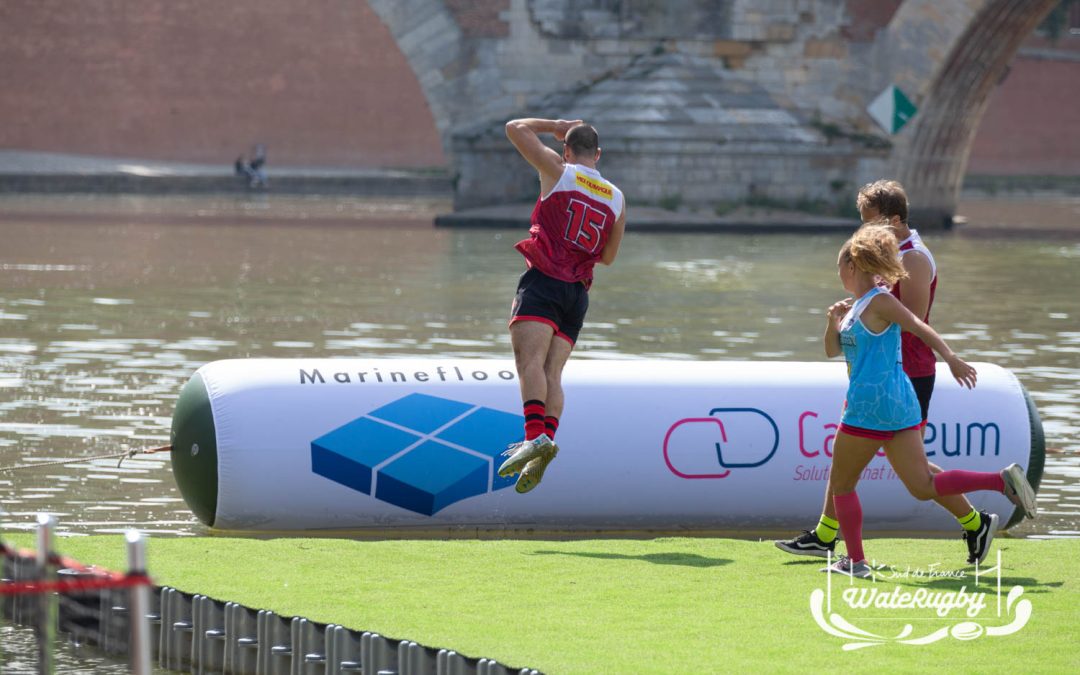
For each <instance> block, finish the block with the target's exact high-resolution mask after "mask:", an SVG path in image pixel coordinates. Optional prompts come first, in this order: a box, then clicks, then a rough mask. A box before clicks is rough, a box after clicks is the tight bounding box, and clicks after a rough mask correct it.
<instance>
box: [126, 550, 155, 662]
mask: <svg viewBox="0 0 1080 675" xmlns="http://www.w3.org/2000/svg"><path fill="white" fill-rule="evenodd" d="M125 539H127V554H128V574H130V575H142V576H145V575H146V539H144V538H143V536H142V534H140V533H139V532H138V531H137V530H128V531H127V534H126V535H125ZM130 593H131V601H130V603H129V606H130V608H131V609H130V611H129V612H128V621H129V623H130V625H131V644H130V645H129V647H128V648H129V649H130V650H131V672H133V673H135V675H150V616H149V615H150V586H148V585H147V584H138V585H136V586H132V587H131V589H130Z"/></svg>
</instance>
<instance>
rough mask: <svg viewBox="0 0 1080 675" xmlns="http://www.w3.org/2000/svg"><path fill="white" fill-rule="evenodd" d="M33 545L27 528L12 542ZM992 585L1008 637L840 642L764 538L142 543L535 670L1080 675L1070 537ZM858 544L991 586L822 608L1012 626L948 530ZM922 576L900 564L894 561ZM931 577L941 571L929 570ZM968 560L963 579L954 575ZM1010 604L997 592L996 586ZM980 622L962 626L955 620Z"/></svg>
mask: <svg viewBox="0 0 1080 675" xmlns="http://www.w3.org/2000/svg"><path fill="white" fill-rule="evenodd" d="M12 539H13V540H14V541H15V543H18V544H20V545H22V546H30V545H32V543H33V540H32V538H31V537H29V536H19V537H15V538H12ZM994 547H995V548H994V551H992V552H991V555H990V558H988V560H987V564H990V563H993V562H994V561H995V560H996V553H997V551H998V550H1000V551H1001V554H1002V560H1003V565H1002V568H1003V571H1002V585H1003V587H1004V589H1005V591H1006V592H1007V591H1008V590H1009V588H1011V587H1013V586H1016V585H1019V586H1022V587H1023V589H1024V593H1023V595H1022V596H1021V597H1022V599H1027V600H1030V602H1031V605H1032V613H1031V618H1030V620H1029V621H1028V623H1027V625H1026V626H1025V627H1024V628H1023V629H1021V630H1020V631H1018V632H1016V633H1013V634H1011V635H1004V636H992V635H987V634H983V635H981V636H980V637H977V639H969V640H961V639H958V638H956V637H952V636H949V637H946V638H945V639H942V640H940V641H937V642H934V643H932V644H927V645H921V646H916V645H905V644H899V643H897V642H896V641H892V640H889V641H886V642H885V643H884V644H879V645H877V646H871V647H867V648H864V649H858V650H853V651H845V650H844V649H843V645H844V644H845V643H847V642H849V640H844V639H841V638H839V637H834V636H832V635H829V634H827V633H826V632H825V631H824V630H823V629H822V628H821V627H819V626H818V624H817V623H815V621H814V619H813V618H812V617H811V613H810V597H811V592H812V591H813V589H815V588H820V589H822V590H825V589H826V575H825V574H821V573H819V572H818V571H817V570H818V568H820V567H821V566H822V561H821V560H819V559H817V558H797V557H793V556H791V555H788V554H785V553H783V552H781V551H779V550H777V549H776V548H774V547H773V545H772V543H771V542H754V541H744V540H733V539H699V538H661V539H651V540H634V539H594V540H577V541H535V540H450V541H441V540H437V541H360V540H348V539H300V538H277V539H265V540H260V539H241V538H222V537H202V538H172V539H152V540H150V542H149V560H150V572H151V574H152V576H153V577H154V580H155V582H156V583H158V584H159V585H167V586H172V587H174V588H178V589H180V590H183V591H187V592H191V593H202V594H205V595H208V596H210V597H212V598H215V599H218V600H228V601H235V602H239V603H240V604H243V605H246V606H248V607H252V608H258V609H270V610H273V611H275V612H277V613H278V614H281V615H284V616H303V617H306V618H308V619H311V620H313V621H317V622H325V623H337V624H341V625H344V626H347V627H349V628H353V629H358V630H367V631H374V632H378V633H381V634H382V635H384V636H387V637H390V638H397V639H409V640H414V641H416V642H418V643H420V644H422V645H425V646H428V647H437V648H448V649H454V650H456V651H458V652H459V653H462V654H465V655H468V656H472V657H487V658H494V659H497V660H498V661H500V662H501V663H503V664H506V665H508V666H513V667H525V666H528V667H531V668H536V669H539V670H542V671H545V672H547V673H690V672H694V673H697V672H740V671H743V672H745V671H749V670H750V669H754V670H758V671H764V672H824V671H827V670H834V669H842V668H851V667H857V668H859V669H860V670H862V669H871V670H872V671H873V672H877V671H887V672H915V671H923V672H925V671H928V670H930V669H935V670H938V671H939V672H965V673H974V672H978V673H989V672H1001V673H1016V672H1024V673H1031V672H1046V673H1063V672H1080V646H1077V643H1078V640H1077V636H1080V629H1078V620H1080V588H1078V584H1077V581H1076V578H1075V577H1076V574H1077V573H1078V572H1080V567H1078V566H1077V564H1076V561H1077V560H1078V559H1080V540H1077V539H1073V540H1052V541H1045V540H1019V539H1009V538H1005V537H1002V538H999V539H998V540H997V541H996V542H995V544H994ZM59 548H60V553H62V554H64V555H67V556H71V557H74V558H77V559H79V560H82V561H83V562H86V563H95V564H99V565H102V566H107V567H112V568H116V569H122V568H123V565H124V564H125V559H126V558H125V551H124V542H123V539H122V538H121V537H119V536H93V537H72V538H65V539H61V540H59ZM866 549H867V554H868V555H869V556H871V557H872V558H874V559H875V560H878V561H881V560H884V561H887V562H888V563H889V567H888V568H886V570H885V572H886V574H887V575H891V576H892V578H889V579H883V580H880V581H878V582H876V583H872V582H869V581H863V580H855V584H856V585H858V586H859V587H864V588H870V587H874V588H878V589H880V590H881V591H892V589H893V588H894V587H896V586H900V588H901V591H907V592H911V591H915V590H917V589H920V588H923V589H927V590H930V591H956V590H959V589H960V588H961V587H962V586H963V587H965V588H966V589H967V591H972V590H977V591H979V592H986V593H989V595H988V596H987V597H986V602H987V607H986V608H985V609H984V610H983V611H982V612H981V613H980V614H979V615H978V616H977V617H975V618H968V617H966V616H962V615H961V611H962V610H953V611H952V612H951V613H950V614H949V615H948V616H947V617H945V618H944V619H941V618H939V617H937V615H936V614H934V612H933V610H929V609H918V610H882V609H870V610H856V609H851V608H849V607H848V606H847V605H845V604H844V603H843V601H842V598H841V594H842V591H843V590H844V589H845V588H848V584H849V580H847V579H837V578H836V577H834V578H833V584H834V585H833V588H832V591H833V593H832V610H833V612H836V613H837V614H840V615H841V616H842V617H843V619H845V620H847V621H849V622H851V623H852V624H854V625H855V626H857V627H858V628H861V629H864V630H867V631H871V632H876V633H878V634H880V635H884V636H887V637H890V638H891V637H893V636H896V635H897V634H898V633H899V632H900V630H901V628H902V627H903V624H904V623H905V622H907V623H910V624H911V625H912V632H911V634H910V635H909V636H908V637H909V638H914V637H920V636H924V635H927V634H930V633H932V632H934V631H935V630H937V629H939V628H942V627H950V626H954V625H957V624H964V622H966V621H970V622H974V623H977V624H981V626H983V628H986V627H992V626H1001V625H1005V624H1008V623H1009V622H1010V621H1011V620H1012V617H1010V616H1004V617H998V615H997V612H996V595H994V592H995V589H996V584H997V579H996V576H995V574H993V573H991V574H989V575H987V576H985V577H983V578H982V580H981V581H980V584H979V586H978V587H977V588H976V587H975V586H974V579H973V578H972V576H971V573H972V572H973V571H974V568H972V567H969V566H967V565H965V564H963V563H964V558H965V557H966V550H965V549H964V548H963V545H962V543H961V542H960V541H959V540H956V541H952V540H940V539H938V540H919V539H871V540H869V541H868V542H867V546H866ZM909 568H910V570H911V572H913V573H915V574H916V575H917V573H918V572H919V571H922V572H923V574H924V575H926V576H922V577H919V576H902V574H903V572H904V571H905V570H908V569H909ZM931 571H933V572H934V573H936V574H937V575H939V576H933V577H931V576H929V573H930V572H931ZM961 571H963V572H965V573H966V575H967V576H966V577H964V578H955V577H952V576H940V575H943V574H948V575H953V574H956V573H958V572H961ZM1003 606H1004V598H1003ZM957 630H958V632H959V633H960V634H962V635H963V634H965V633H967V634H969V635H970V634H974V633H972V630H975V632H976V633H977V632H979V630H978V629H973V625H972V624H968V625H966V626H961V628H960V629H957Z"/></svg>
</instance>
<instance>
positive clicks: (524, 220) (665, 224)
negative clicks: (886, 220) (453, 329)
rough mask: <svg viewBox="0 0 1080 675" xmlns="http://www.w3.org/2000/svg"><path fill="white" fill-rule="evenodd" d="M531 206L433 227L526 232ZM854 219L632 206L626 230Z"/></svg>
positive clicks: (445, 217) (452, 216) (838, 224)
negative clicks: (705, 211)
mask: <svg viewBox="0 0 1080 675" xmlns="http://www.w3.org/2000/svg"><path fill="white" fill-rule="evenodd" d="M532 208H533V205H532V204H507V205H503V206H488V207H483V208H477V209H465V210H462V211H456V212H454V213H446V214H441V215H438V216H436V217H435V226H436V227H447V228H472V229H517V230H527V229H528V228H529V218H530V215H531V214H532ZM858 225H859V221H858V219H856V218H835V217H830V216H822V215H815V214H811V213H802V212H799V211H781V210H778V209H764V208H751V207H740V208H738V209H736V210H734V211H732V212H731V213H727V214H724V215H712V214H708V213H702V212H682V211H668V210H666V209H661V208H656V207H649V206H641V207H634V206H631V207H630V210H629V212H628V221H627V225H626V229H627V230H630V231H633V232H751V233H770V234H788V233H793V232H799V233H816V232H852V231H854V230H855V228H856V227H858Z"/></svg>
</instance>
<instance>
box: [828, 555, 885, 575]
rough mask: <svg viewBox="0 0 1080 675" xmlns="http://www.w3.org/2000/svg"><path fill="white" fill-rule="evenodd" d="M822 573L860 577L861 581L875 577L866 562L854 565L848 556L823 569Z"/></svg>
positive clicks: (843, 556) (841, 557)
mask: <svg viewBox="0 0 1080 675" xmlns="http://www.w3.org/2000/svg"><path fill="white" fill-rule="evenodd" d="M820 571H821V572H832V573H833V574H843V575H845V576H852V577H858V578H860V579H869V578H870V577H872V576H874V570H872V569H870V566H869V565H867V564H866V561H865V560H863V561H861V562H857V563H852V562H851V558H849V557H847V556H846V555H842V556H840V557H839V558H837V559H836V562H834V563H833V564H831V565H829V566H828V567H822V568H821V570H820Z"/></svg>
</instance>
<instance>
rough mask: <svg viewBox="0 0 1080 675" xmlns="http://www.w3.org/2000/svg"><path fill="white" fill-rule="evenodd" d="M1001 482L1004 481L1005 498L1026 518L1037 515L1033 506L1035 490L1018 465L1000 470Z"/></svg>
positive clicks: (1035, 507)
mask: <svg viewBox="0 0 1080 675" xmlns="http://www.w3.org/2000/svg"><path fill="white" fill-rule="evenodd" d="M1001 480H1003V481H1005V496H1006V497H1008V499H1009V501H1010V502H1012V503H1013V504H1016V507H1017V508H1018V509H1020V510H1021V511H1023V512H1024V515H1025V516H1027V517H1028V518H1034V517H1035V515H1036V514H1037V513H1038V510H1039V509H1038V507H1037V506H1036V505H1035V490H1034V489H1033V488H1032V487H1031V483H1029V482H1028V479H1027V476H1026V475H1024V470H1023V468H1021V467H1020V465H1019V464H1010V465H1009V466H1007V467H1005V468H1004V469H1002V470H1001Z"/></svg>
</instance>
